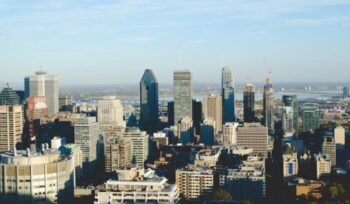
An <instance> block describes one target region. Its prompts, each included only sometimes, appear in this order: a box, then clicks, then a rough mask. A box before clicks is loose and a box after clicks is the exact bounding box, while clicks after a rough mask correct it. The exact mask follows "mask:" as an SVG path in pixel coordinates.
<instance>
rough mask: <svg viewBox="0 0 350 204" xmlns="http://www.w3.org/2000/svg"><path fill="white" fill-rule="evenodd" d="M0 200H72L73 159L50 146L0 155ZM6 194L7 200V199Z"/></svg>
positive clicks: (53, 201)
mask: <svg viewBox="0 0 350 204" xmlns="http://www.w3.org/2000/svg"><path fill="white" fill-rule="evenodd" d="M0 172H1V173H0V186H1V188H0V195H1V196H0V200H2V199H4V200H5V201H4V202H3V201H1V203H65V202H68V201H70V200H71V199H73V192H74V161H73V158H72V156H71V155H70V154H62V153H61V152H60V151H58V150H56V149H54V150H52V149H49V148H48V145H47V146H45V149H42V150H41V151H40V153H38V152H31V151H30V150H29V149H28V150H16V151H7V152H3V153H1V154H0ZM7 196H8V199H7V198H6V197H7Z"/></svg>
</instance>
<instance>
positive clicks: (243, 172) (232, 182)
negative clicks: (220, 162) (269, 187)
mask: <svg viewBox="0 0 350 204" xmlns="http://www.w3.org/2000/svg"><path fill="white" fill-rule="evenodd" d="M220 187H221V188H223V189H225V190H226V191H227V192H229V193H230V194H231V195H232V197H234V199H235V200H238V201H243V200H251V201H253V202H254V203H259V202H260V201H262V200H264V199H265V197H266V174H265V160H264V159H263V158H259V157H257V156H252V155H250V156H248V158H247V160H246V161H243V164H242V165H240V166H239V167H238V168H237V169H225V170H224V171H223V172H222V173H221V174H220Z"/></svg>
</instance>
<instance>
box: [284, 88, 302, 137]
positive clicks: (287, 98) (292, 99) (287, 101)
mask: <svg viewBox="0 0 350 204" xmlns="http://www.w3.org/2000/svg"><path fill="white" fill-rule="evenodd" d="M282 104H283V107H291V108H292V109H293V128H294V131H297V130H298V118H299V112H298V111H299V110H298V100H297V96H296V95H283V96H282Z"/></svg>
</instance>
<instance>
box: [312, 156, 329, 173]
mask: <svg viewBox="0 0 350 204" xmlns="http://www.w3.org/2000/svg"><path fill="white" fill-rule="evenodd" d="M314 158H315V164H316V178H317V179H320V178H321V177H327V176H329V175H330V173H331V170H332V162H331V160H330V159H329V156H328V155H327V154H321V153H320V154H315V155H314Z"/></svg>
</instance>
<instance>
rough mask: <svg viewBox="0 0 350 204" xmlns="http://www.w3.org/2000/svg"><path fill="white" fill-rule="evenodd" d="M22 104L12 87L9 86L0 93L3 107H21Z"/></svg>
mask: <svg viewBox="0 0 350 204" xmlns="http://www.w3.org/2000/svg"><path fill="white" fill-rule="evenodd" d="M19 104H21V103H20V97H19V96H18V94H17V93H16V91H13V90H12V89H11V88H10V86H9V85H8V84H7V87H5V88H4V89H3V90H2V91H1V93H0V106H2V105H19Z"/></svg>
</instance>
